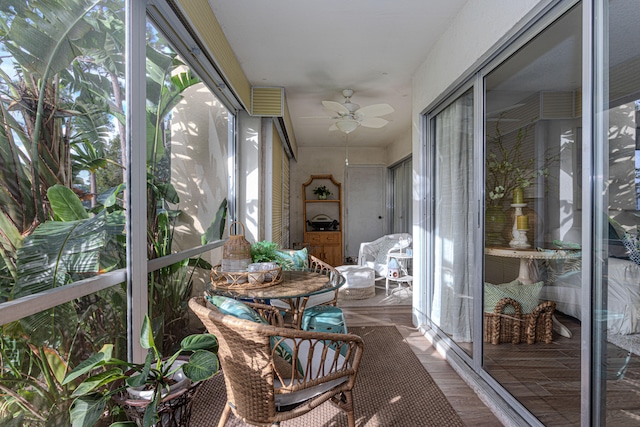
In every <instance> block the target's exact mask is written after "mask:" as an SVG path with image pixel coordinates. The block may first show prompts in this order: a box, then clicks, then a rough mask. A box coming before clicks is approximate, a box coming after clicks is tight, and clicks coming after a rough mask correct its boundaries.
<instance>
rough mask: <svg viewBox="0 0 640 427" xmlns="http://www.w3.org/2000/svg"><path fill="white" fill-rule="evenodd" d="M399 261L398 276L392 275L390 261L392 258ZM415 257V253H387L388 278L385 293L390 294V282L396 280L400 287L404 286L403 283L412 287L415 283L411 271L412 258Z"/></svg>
mask: <svg viewBox="0 0 640 427" xmlns="http://www.w3.org/2000/svg"><path fill="white" fill-rule="evenodd" d="M394 258H395V260H396V261H397V263H398V267H399V268H398V276H397V277H392V276H391V271H390V269H389V263H390V262H391V260H392V259H394ZM412 259H413V254H411V255H409V254H407V253H402V252H400V253H398V252H390V253H388V254H387V278H386V281H385V294H386V295H387V296H389V282H396V283H397V284H398V288H397V289H400V288H402V284H403V283H407V284H408V285H409V288H411V289H413V288H412V284H413V276H412V275H411V274H410V273H409V270H410V269H411V260H412Z"/></svg>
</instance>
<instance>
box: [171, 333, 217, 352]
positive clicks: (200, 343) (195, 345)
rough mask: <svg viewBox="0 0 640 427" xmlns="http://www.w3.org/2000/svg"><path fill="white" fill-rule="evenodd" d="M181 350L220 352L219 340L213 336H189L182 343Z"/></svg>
mask: <svg viewBox="0 0 640 427" xmlns="http://www.w3.org/2000/svg"><path fill="white" fill-rule="evenodd" d="M180 348H181V349H182V350H185V351H195V350H209V351H212V352H214V353H215V352H217V351H218V339H217V338H216V336H215V335H212V334H193V335H188V336H186V337H184V338H183V339H182V341H181V342H180Z"/></svg>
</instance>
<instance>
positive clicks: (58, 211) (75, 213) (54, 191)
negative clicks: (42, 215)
mask: <svg viewBox="0 0 640 427" xmlns="http://www.w3.org/2000/svg"><path fill="white" fill-rule="evenodd" d="M47 197H48V198H49V202H50V203H51V208H52V209H53V213H54V214H55V216H56V218H58V219H60V220H61V221H75V220H79V219H86V218H89V214H88V213H87V210H86V209H85V208H84V206H83V205H82V202H81V201H80V199H78V196H76V194H75V193H74V192H73V191H72V190H71V189H70V188H69V187H65V186H63V185H59V184H56V185H54V186H53V187H49V189H48V190H47Z"/></svg>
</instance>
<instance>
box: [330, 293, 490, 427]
mask: <svg viewBox="0 0 640 427" xmlns="http://www.w3.org/2000/svg"><path fill="white" fill-rule="evenodd" d="M342 309H343V311H344V314H345V320H346V322H347V326H354V327H357V326H389V325H395V326H396V327H397V328H398V330H399V331H400V333H401V334H402V336H404V337H405V339H406V341H407V343H408V344H409V345H410V346H411V348H412V349H413V351H414V353H415V354H416V355H417V356H418V359H420V361H421V362H422V365H423V366H424V367H425V369H426V370H427V372H429V374H430V375H431V377H432V378H433V379H434V381H435V382H436V383H437V384H438V386H439V387H440V389H441V390H442V391H443V392H444V394H445V396H447V399H448V400H449V402H450V403H451V405H452V406H453V408H454V409H455V410H456V412H457V413H458V415H460V418H462V420H463V422H464V423H465V425H467V426H474V427H475V426H478V427H483V426H486V427H494V426H501V425H502V423H500V421H499V420H498V419H497V418H496V417H495V415H493V413H492V412H491V411H490V410H489V408H487V407H486V406H485V405H484V404H483V403H482V401H480V399H479V398H478V396H477V395H476V394H475V393H474V391H473V390H472V389H471V388H470V387H469V386H468V385H467V383H465V382H464V380H463V379H462V378H460V376H459V375H458V374H457V373H456V372H455V371H454V370H453V368H451V366H450V365H449V364H448V363H447V362H446V361H445V360H444V358H443V357H442V356H441V355H440V354H439V353H438V352H437V351H436V349H435V348H433V347H432V346H431V344H430V343H429V341H427V339H426V338H425V337H424V336H423V335H422V334H421V333H420V332H419V331H417V330H416V328H414V327H413V325H412V324H411V306H409V305H386V306H376V307H343V308H342ZM419 409H420V408H416V410H419ZM424 410H429V408H424Z"/></svg>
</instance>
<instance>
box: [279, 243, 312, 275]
mask: <svg viewBox="0 0 640 427" xmlns="http://www.w3.org/2000/svg"><path fill="white" fill-rule="evenodd" d="M276 253H277V254H278V263H279V264H280V265H281V266H282V269H283V270H303V269H305V268H309V253H308V252H307V248H303V249H300V250H299V251H294V250H279V251H276Z"/></svg>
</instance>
